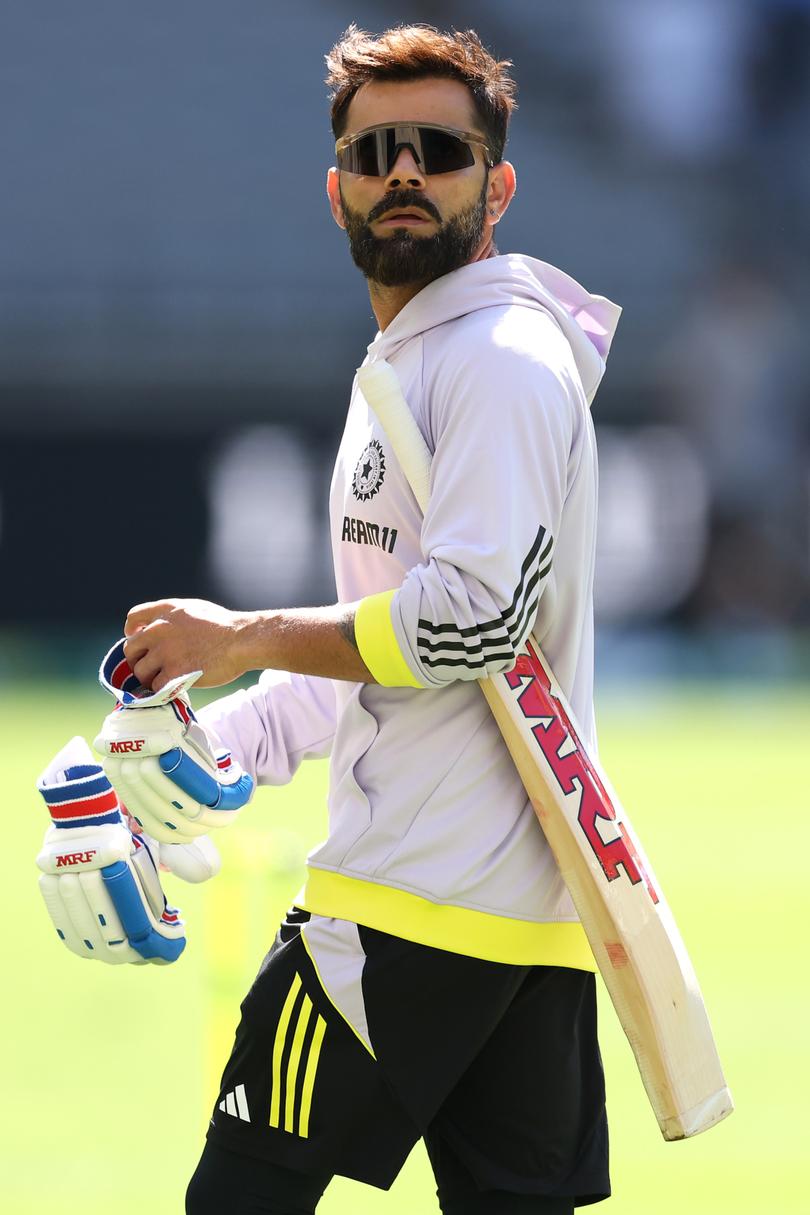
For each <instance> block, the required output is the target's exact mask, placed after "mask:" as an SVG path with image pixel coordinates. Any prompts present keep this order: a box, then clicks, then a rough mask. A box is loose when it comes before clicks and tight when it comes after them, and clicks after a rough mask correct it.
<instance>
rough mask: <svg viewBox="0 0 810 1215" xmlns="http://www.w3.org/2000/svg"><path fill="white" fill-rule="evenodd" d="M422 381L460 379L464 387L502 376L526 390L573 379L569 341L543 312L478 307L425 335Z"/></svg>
mask: <svg viewBox="0 0 810 1215" xmlns="http://www.w3.org/2000/svg"><path fill="white" fill-rule="evenodd" d="M423 359H424V362H423V381H424V384H425V387H426V388H430V387H433V388H437V387H438V388H440V387H441V386H442V385H445V386H447V385H448V384H450V383H452V382H457V381H458V380H459V378H461V379H462V380H463V381H466V382H467V383H470V382H473V383H474V382H476V381H479V380H480V381H482V382H484V383H488V382H490V381H491V380H492V379H496V380H500V381H503V380H504V378H506V379H508V380H510V381H515V382H517V383H521V382H522V383H524V384H525V386H526V387H527V388H531V387H532V386H535V387H539V386H540V385H542V384H545V385H546V387H547V388H548V386H549V384H550V383H551V381H553V380H557V381H559V382H560V384H561V385H564V386H568V385H570V384H571V383H572V381H576V379H577V374H576V365H575V363H574V357H573V352H572V351H571V347H570V345H569V343H568V340H567V338H566V337H565V335H564V334H563V332H562V330H561V329H560V327H559V325H558V324H557V322H556V321H555V320H554V318H553V317H552V316H551V315H550V314H549V313H548V312H545V311H544V310H543V309H541V308H527V307H526V306H525V305H521V304H500V305H497V306H495V307H490V308H479V309H476V311H474V312H470V313H467V314H466V315H464V316H460V317H455V318H454V319H453V320H451V321H447V322H445V323H444V324H442V325H437V326H435V327H434V328H433V329H431V330H429V331H428V332H427V333H425V334H424V346H423Z"/></svg>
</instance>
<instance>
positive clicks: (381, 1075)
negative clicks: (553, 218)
mask: <svg viewBox="0 0 810 1215" xmlns="http://www.w3.org/2000/svg"><path fill="white" fill-rule="evenodd" d="M327 63H328V66H329V77H328V81H329V83H330V85H331V87H332V120H333V129H334V133H335V136H336V140H337V143H336V159H337V164H336V167H335V168H333V169H330V171H329V175H328V182H327V191H328V197H329V204H330V207H331V211H332V215H333V217H334V219H335V222H336V223H337V224H338V225H339V226H340V227H341V228H344V229H345V230H346V232H347V235H348V239H349V244H350V249H351V253H352V256H353V258H354V260H355V262H356V264H357V265H358V267H359V268H360V269H361V271H362V272H363V274H364V275H365V276H366V278H367V280H368V286H369V292H370V295H371V302H372V306H373V308H374V312H375V316H376V318H377V321H378V323H379V329H380V332H379V334H378V335H377V337H376V338H375V340H374V341H373V342H372V344H371V346H370V347H369V354H368V357H369V359H376V358H385V359H388V360H389V361H390V362H391V364H392V366H393V367H394V369H395V370H396V372H397V374H398V377H399V380H400V382H401V385H402V388H403V391H404V393H405V396H406V398H407V400H408V403H409V406H410V408H411V410H412V411H413V414H414V416H415V418H416V421H417V423H418V425H419V427H420V429H421V431H422V433H423V435H424V437H425V439H426V441H427V443H428V446H429V447H430V449H431V452H432V457H433V462H432V478H431V491H432V492H431V499H430V504H429V508H428V510H427V513H426V514H425V516H424V518H423V517H422V515H421V513H420V511H419V508H418V506H417V504H416V502H415V500H414V498H413V495H412V493H411V492H410V490H409V488H408V485H407V482H406V481H405V478H404V476H403V474H402V471H401V469H400V468H399V467H398V465H397V463H396V460H395V458H394V456H393V453H392V451H391V447H390V444H389V442H388V440H387V438H386V436H385V434H384V432H383V431H382V430H381V428H380V426H379V424H378V423H377V421H376V419H375V417H374V415H373V414H372V412H371V411H370V410H369V408H368V406H367V404H366V402H365V401H364V400H363V398H362V395H361V394H360V393H359V391H358V390H357V387H356V385H355V388H354V391H353V394H352V400H351V404H350V407H349V413H348V417H347V423H346V429H345V432H344V436H343V439H342V442H341V445H340V450H339V452H338V456H337V462H336V467H335V474H334V478H333V483H332V489H331V502H330V506H331V531H332V546H333V553H334V561H335V573H336V580H337V587H338V595H339V603H338V604H336V605H334V606H332V607H327V608H317V609H302V610H294V611H272V612H269V611H268V612H253V613H235V612H231V611H228V610H226V609H224V608H221V607H217V606H215V605H213V604H208V603H204V602H201V601H196V600H192V601H182V600H167V601H161V602H157V603H150V604H144V605H141V606H139V607H137V608H135V609H133V610H132V611H131V612H130V614H129V616H128V618H127V622H126V634H127V637H128V641H127V646H126V654H127V658H128V660H129V662H130V664H131V665H132V667H133V669H134V672H135V674H136V676H137V677H138V679H139V680H140V681H141V683H142V684H143V685H146V686H149V687H151V688H152V689H153V691H155V692H159V691H160V689H161V688H163V687H164V686H165V685H166V684H167V682H168V681H170V680H172V679H174V678H175V677H177V676H178V675H181V674H183V673H184V672H187V671H191V670H198V669H202V670H203V672H204V674H203V679H202V680H201V682H202V683H204V684H207V685H209V686H212V685H218V684H224V683H228V682H230V681H231V680H233V679H234V678H236V677H238V676H239V675H241V674H242V673H243V672H245V671H247V670H253V669H259V670H263V671H265V674H264V675H262V677H261V679H260V681H259V683H258V684H257V685H255V686H254V687H253V688H252V689H250V690H249V691H247V692H239V693H236V694H235V695H233V696H229V697H227V698H225V699H223V700H220V701H218V702H216V703H215V704H214V705H213V706H210V707H209V709H208V710H206V711H205V712H204V713H203V714H201V720H202V722H203V724H204V725H205V727H206V728H207V729H208V730H209V731H211V733H212V734H213V733H215V734H216V735H218V736H219V740H220V741H221V742H222V743H224V744H225V745H226V746H227V747H228V748H230V749H231V751H232V752H233V753H234V755H235V756H236V757H237V759H238V761H239V762H240V763H241V765H242V767H243V768H244V769H245V770H246V771H247V772H248V773H250V774H251V775H252V776H253V777H254V778H255V779H257V780H258V781H259V783H279V782H281V781H283V780H287V779H289V778H290V776H291V775H292V773H293V772H294V770H295V768H296V767H297V765H298V764H299V763H300V762H301V760H302V759H303V758H306V757H308V756H311V755H324V754H327V753H330V754H331V769H330V793H329V815H330V819H329V834H328V838H327V840H326V841H325V842H324V844H322V845H321V846H320V847H319V848H318V849H316V850H315V852H314V853H313V855H312V856H311V857H310V858H309V865H308V878H307V882H306V885H305V888H304V890H303V891H302V892H301V894H300V896H299V897H298V899H297V901H296V907H295V908H294V909H293V910H292V911H291V913H290V915H289V917H288V920H287V922H285V924H284V925H283V926H282V928H281V930H280V932H279V935H278V938H277V940H276V943H275V945H274V946H273V949H272V950H271V952H270V953H269V954H268V957H267V958H266V959H265V962H264V964H263V966H262V969H261V971H260V973H259V975H258V976H257V978H256V980H255V982H254V984H253V987H252V988H251V990H250V992H249V993H248V995H247V997H246V999H245V1001H244V1003H243V1005H242V1020H241V1023H240V1025H239V1028H238V1030H237V1035H236V1041H235V1044H234V1048H233V1053H232V1055H231V1058H230V1060H229V1061H228V1064H227V1066H226V1068H225V1072H224V1075H223V1080H222V1088H221V1091H220V1094H219V1096H218V1098H217V1101H216V1103H215V1109H214V1114H213V1118H212V1121H211V1127H210V1130H209V1135H208V1141H207V1144H206V1147H205V1150H204V1152H203V1156H202V1159H201V1161H200V1164H199V1166H198V1169H197V1172H196V1173H195V1175H194V1178H193V1179H192V1181H191V1184H190V1186H189V1191H188V1196H187V1208H186V1209H187V1211H188V1212H189V1213H190V1215H207V1213H208V1212H215V1211H216V1212H222V1211H228V1212H231V1213H233V1215H239V1213H242V1212H245V1213H247V1212H259V1211H261V1212H273V1213H275V1215H282V1213H286V1215H292V1213H293V1212H299V1213H300V1212H311V1211H314V1210H315V1207H316V1204H317V1202H318V1200H319V1198H320V1196H321V1194H322V1193H323V1191H324V1189H325V1188H326V1186H327V1185H328V1183H329V1181H330V1179H331V1177H332V1176H333V1175H334V1174H336V1173H340V1174H343V1175H346V1176H349V1177H354V1178H358V1179H360V1180H363V1181H366V1182H369V1183H371V1184H373V1185H376V1186H380V1187H382V1188H387V1187H388V1186H390V1184H391V1183H392V1182H393V1180H394V1178H395V1177H396V1175H397V1172H398V1171H399V1169H400V1167H401V1165H402V1163H403V1162H404V1160H405V1158H406V1157H407V1155H408V1153H409V1151H410V1149H411V1147H412V1146H413V1144H414V1143H415V1141H416V1140H417V1139H418V1138H419V1137H423V1138H424V1140H425V1143H426V1146H427V1150H428V1153H429V1156H430V1159H431V1163H432V1165H433V1168H434V1172H435V1175H436V1179H437V1186H438V1194H439V1200H440V1204H441V1208H442V1210H443V1211H444V1212H445V1215H476V1213H485V1212H486V1213H492V1215H520V1213H525V1215H529V1213H532V1215H543V1213H544V1215H563V1213H570V1212H571V1211H572V1210H573V1208H574V1206H575V1205H585V1204H587V1203H591V1202H596V1201H598V1200H599V1199H601V1198H604V1197H605V1196H607V1194H608V1193H609V1182H608V1173H607V1126H606V1119H605V1109H604V1085H603V1077H602V1070H601V1062H600V1058H599V1051H598V1046H597V1041H596V1023H595V993H594V977H593V973H592V972H593V970H594V969H595V967H594V963H593V961H592V958H591V955H590V952H589V950H588V947H587V944H586V942H585V938H584V935H583V933H582V929H581V926H580V925H579V924H578V922H577V918H576V915H575V912H574V909H573V906H572V904H571V902H570V899H569V896H568V894H567V892H566V890H565V888H564V886H563V884H562V881H561V878H560V875H559V873H558V871H557V869H556V866H555V864H554V861H553V858H552V857H551V854H550V852H549V849H548V846H547V844H546V842H545V839H544V837H543V835H542V832H541V830H540V828H539V826H538V825H537V822H536V819H535V817H534V814H533V812H532V810H531V807H530V805H529V803H528V800H527V798H526V795H525V792H524V790H523V788H522V786H521V784H520V781H519V779H518V777H517V774H516V772H515V770H514V767H513V765H512V762H511V760H510V758H509V755H508V753H507V752H506V749H505V747H504V744H503V742H502V740H501V738H500V735H499V733H498V730H497V727H496V725H495V723H494V721H493V719H492V718H491V717H490V715H489V711H488V709H487V706H486V703H485V702H484V699H483V697H482V696H481V695H480V692H479V690H478V688H477V687H476V686H475V681H476V680H477V679H478V678H480V677H481V676H483V675H488V674H492V673H494V672H497V671H501V670H504V669H508V668H509V667H510V666H511V665H512V663H513V662H514V658H515V654H516V652H517V650H518V648H519V646H520V645H521V643H522V641H523V639H524V638H525V637H526V635H527V633H528V632H529V630H530V629H531V628H532V627H533V628H534V632H535V634H536V635H537V637H538V638H539V639H540V641H541V643H542V646H543V649H544V651H545V653H546V655H547V656H548V658H549V660H550V662H551V664H552V666H553V668H554V670H555V672H556V674H557V677H558V679H559V680H560V683H561V685H562V687H563V689H564V691H565V693H566V695H567V696H568V698H569V699H570V701H571V703H572V705H573V707H574V710H575V712H576V714H577V717H578V718H579V720H580V721H581V722H582V723H583V725H584V728H585V731H586V734H587V735H589V737H587V738H586V743H591V742H593V733H594V727H593V705H592V644H593V627H592V580H593V563H594V533H595V510H596V464H595V449H594V437H593V428H592V424H591V421H590V415H589V408H588V407H589V403H590V400H591V399H592V397H593V394H594V392H595V390H596V386H597V384H598V382H599V380H600V378H601V375H602V373H603V370H604V358H605V356H606V355H607V351H608V348H609V345H610V339H611V337H612V333H613V329H614V328H615V324H616V320H617V317H618V309H617V308H615V306H614V305H611V304H609V303H608V302H607V301H605V300H603V299H600V298H599V297H592V296H589V295H588V293H587V292H586V291H585V290H584V289H583V288H581V287H580V286H579V285H578V284H576V283H574V282H573V281H572V280H571V279H569V278H568V277H567V276H566V275H564V274H562V273H561V272H560V271H557V270H555V269H553V268H552V267H550V266H547V265H545V264H544V263H542V262H536V261H533V260H532V259H530V258H526V257H522V256H506V257H502V256H499V255H498V252H497V249H496V248H495V244H494V229H495V226H496V224H497V223H498V222H499V221H500V219H501V218H502V217H503V215H504V213H505V211H506V210H507V208H508V207H509V204H510V202H511V200H512V197H513V195H514V192H515V172H514V169H513V168H512V166H511V165H510V164H509V163H508V162H507V161H505V160H504V159H503V149H504V143H505V138H506V130H507V125H508V120H509V116H510V113H511V110H512V107H513V104H514V102H513V93H514V85H513V83H512V81H511V80H510V78H509V76H508V74H507V69H508V67H509V66H510V65H509V63H508V62H497V61H495V60H494V59H493V58H492V56H490V55H489V54H488V53H487V51H486V50H485V49H484V48H483V46H482V45H481V43H480V41H479V40H478V38H477V36H476V35H475V34H474V33H472V32H467V33H461V34H460V33H453V34H444V33H440V32H438V31H436V30H434V29H432V28H430V27H425V26H414V27H405V28H398V29H393V30H389V31H386V32H385V33H383V34H381V35H379V36H378V37H372V36H370V35H368V34H365V33H363V32H361V31H358V30H357V29H356V28H355V27H351V28H350V29H349V30H348V31H347V32H346V34H345V35H344V37H343V38H342V39H341V40H340V42H339V43H338V44H337V45H336V46H335V47H334V49H333V50H332V52H331V54H330V55H329V56H328V57H327Z"/></svg>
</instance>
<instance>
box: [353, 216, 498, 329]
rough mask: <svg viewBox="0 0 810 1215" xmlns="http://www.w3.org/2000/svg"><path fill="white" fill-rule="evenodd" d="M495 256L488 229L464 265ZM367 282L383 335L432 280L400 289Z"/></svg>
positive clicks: (405, 284) (492, 241)
mask: <svg viewBox="0 0 810 1215" xmlns="http://www.w3.org/2000/svg"><path fill="white" fill-rule="evenodd" d="M497 256H498V249H497V247H496V245H495V242H494V240H493V239H492V229H491V228H490V229H489V231H488V234H487V239H486V240H485V241H484V242H483V243H482V244H481V245H480V246H479V248H478V249H477V250H476V252H475V253H474V254H473V256H472V257H471V258H470V260H469V261H468V262H467V263H466V265H468V266H471V265H472V264H473V263H474V262H484V261H486V260H487V258H490V257H497ZM367 281H368V293H369V296H370V297H371V307H372V309H373V310H374V315H375V317H376V318H377V324H378V325H379V327H380V333H385V331H386V329H387V328H388V326H389V325H390V324H391V322H392V321H393V319H394V317H395V316H397V315H398V313H400V312H401V311H402V309H403V308H404V307H405V305H406V304H409V303H410V302H411V300H412V299H413V297H414V296H415V295H418V294H419V292H420V291H421V290H422V288H423V287H427V285H428V283H429V282H432V281H433V280H432V279H425V280H424V281H422V282H417V283H403V284H402V286H401V287H384V286H383V285H382V283H378V282H376V280H375V279H373V278H370V279H368V280H367Z"/></svg>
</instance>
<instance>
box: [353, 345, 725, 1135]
mask: <svg viewBox="0 0 810 1215" xmlns="http://www.w3.org/2000/svg"><path fill="white" fill-rule="evenodd" d="M357 379H358V383H359V385H360V390H361V392H362V393H363V396H364V397H365V399H366V401H367V403H368V404H369V405H370V406H371V408H372V409H373V410H374V412H375V414H376V415H377V417H378V419H379V421H380V424H381V425H382V427H383V430H384V431H385V433H386V435H387V436H388V439H389V441H390V443H391V446H392V447H393V449H394V454H395V456H396V458H397V460H398V461H399V464H400V466H401V468H402V470H403V472H404V474H405V476H406V478H407V480H408V482H409V484H410V486H411V489H412V490H413V493H414V497H415V498H416V500H417V502H418V503H419V506H420V508H421V509H422V511H423V512H424V511H425V510H426V509H427V504H428V498H429V496H430V460H431V457H430V452H429V450H428V447H427V444H426V443H425V441H424V439H423V437H422V434H421V432H420V430H419V427H418V426H417V424H416V421H415V419H414V417H413V414H412V413H411V411H410V408H409V407H408V403H407V401H406V400H405V398H404V396H403V394H402V390H401V388H400V386H399V382H398V380H397V376H396V373H395V371H394V369H393V367H391V365H390V364H389V363H387V362H385V361H384V360H378V361H377V362H374V363H369V364H368V365H366V366H365V367H361V368H360V369H359V371H358V373H357ZM480 684H481V690H482V692H483V693H484V696H485V697H486V699H487V703H488V704H489V707H490V709H491V710H492V713H493V716H494V717H495V720H496V721H497V723H498V726H499V727H500V730H501V733H502V734H503V738H504V741H505V743H506V745H507V747H508V748H509V751H510V753H511V756H512V759H513V760H514V762H515V766H516V767H517V770H518V772H519V774H520V777H521V780H522V781H523V784H524V786H525V788H526V792H527V794H528V796H529V799H530V801H531V803H532V805H533V807H534V809H535V812H536V814H537V817H538V819H539V820H540V825H541V827H542V828H543V831H544V832H545V835H546V839H547V840H548V843H549V846H550V847H551V850H552V852H553V853H554V856H555V858H556V861H557V864H558V865H559V868H560V872H561V873H562V876H563V879H564V881H565V883H566V885H567V887H568V890H569V892H570V894H571V898H572V899H573V902H574V906H575V907H576V909H577V912H578V914H579V917H580V920H581V921H582V926H583V928H584V929H585V932H586V934H587V937H588V941H589V943H590V946H591V949H592V950H593V954H594V957H595V959H596V962H597V965H598V967H599V970H600V972H601V974H602V978H603V979H604V982H605V986H606V987H607V990H608V992H609V994H610V997H611V1000H612V1001H613V1005H614V1007H615V1009H616V1012H617V1014H618V1017H619V1020H620V1022H621V1024H622V1028H623V1029H624V1032H625V1034H626V1035H627V1038H628V1040H629V1042H630V1046H631V1047H632V1049H633V1054H634V1055H635V1058H636V1063H637V1064H638V1069H639V1072H640V1073H641V1079H642V1081H643V1083H644V1087H645V1089H646V1091H647V1096H648V1097H649V1099H650V1104H651V1105H652V1107H653V1110H654V1112H655V1116H656V1118H657V1119H658V1125H659V1127H660V1128H661V1133H662V1135H663V1136H664V1139H668V1140H673V1139H686V1138H688V1137H689V1136H691V1135H697V1134H699V1133H700V1132H701V1131H705V1130H708V1128H709V1127H711V1126H714V1124H715V1123H717V1122H720V1121H721V1120H722V1119H723V1118H725V1117H727V1116H728V1115H729V1114H730V1113H731V1111H732V1110H733V1108H734V1106H733V1102H732V1099H731V1094H730V1092H729V1090H728V1088H727V1086H726V1082H725V1078H724V1076H723V1070H722V1068H721V1065H720V1060H719V1058H718V1055H717V1048H716V1046H715V1043H714V1037H713V1035H712V1030H711V1026H710V1024H709V1019H708V1016H707V1013H706V1007H705V1005H704V1003H703V997H702V995H701V993H700V988H699V986H698V982H697V978H696V977H695V972H694V970H693V968H692V963H691V962H690V960H689V955H688V954H687V952H686V947H685V945H684V943H683V940H682V939H681V935H680V933H679V932H678V928H677V925H676V924H675V920H674V918H673V915H672V912H671V911H670V909H669V907H668V905H667V902H666V900H665V899H664V896H663V894H662V892H661V888H660V886H659V885H658V882H657V881H656V878H655V875H654V873H653V871H652V868H651V866H650V863H649V861H648V860H647V858H646V856H645V855H644V852H643V850H642V848H641V845H640V843H639V842H638V839H637V838H636V835H635V832H634V831H633V828H632V826H631V824H630V820H629V818H628V816H627V814H626V812H625V810H624V809H623V807H622V804H621V802H620V801H619V799H618V797H617V796H616V793H615V792H614V790H613V788H612V787H611V784H610V782H609V780H608V779H607V776H606V775H605V773H604V772H603V771H602V769H601V767H600V766H599V764H598V763H597V761H596V760H595V759H594V758H593V757H592V756H590V755H589V754H588V752H587V750H586V749H585V746H584V744H583V742H582V738H581V732H580V730H579V729H578V727H577V724H576V721H575V719H574V715H573V713H572V711H571V708H570V706H569V705H568V703H567V701H566V698H565V696H564V694H563V692H562V690H561V688H560V686H559V684H558V683H557V681H556V679H555V678H554V675H553V673H552V671H551V668H550V667H549V665H548V663H547V662H546V660H545V658H544V657H543V654H542V652H541V649H540V646H539V645H538V643H537V641H536V640H535V638H534V637H533V636H530V637H529V638H528V639H527V641H526V643H525V644H524V646H523V647H522V649H521V651H520V653H519V655H518V658H517V662H516V664H515V666H514V668H513V669H512V670H511V671H505V672H503V673H501V674H499V675H495V676H494V677H493V678H491V679H482V680H480Z"/></svg>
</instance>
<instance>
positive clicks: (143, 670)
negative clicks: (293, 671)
mask: <svg viewBox="0 0 810 1215" xmlns="http://www.w3.org/2000/svg"><path fill="white" fill-rule="evenodd" d="M249 623H250V613H238V612H231V611H229V610H228V609H227V608H224V607H220V606H219V605H218V604H216V603H209V602H208V601H207V600H205V599H161V600H157V601H155V602H154V603H139V604H138V605H137V607H134V608H132V610H131V611H130V613H129V615H128V616H127V620H126V624H125V626H124V633H125V634H126V638H127V641H126V645H125V646H124V653H125V654H126V657H127V660H128V662H129V665H130V666H131V667H132V669H133V671H134V672H135V674H136V676H137V677H138V679H139V680H140V682H141V683H142V684H143V685H144V687H147V688H151V689H152V691H153V692H159V691H160V690H161V688H163V687H164V686H165V685H166V684H167V683H168V682H169V680H170V679H173V678H175V677H176V676H178V675H183V674H185V673H186V672H187V671H199V670H202V672H203V673H202V676H201V678H200V679H199V680H198V681H197V683H198V686H199V687H204V688H215V687H219V686H220V685H221V684H225V683H231V682H232V681H233V680H234V679H238V678H239V676H240V675H243V674H244V673H245V671H247V670H250V664H249V662H248V660H247V658H246V655H245V646H244V640H245V632H246V629H247V627H248V625H249Z"/></svg>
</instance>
